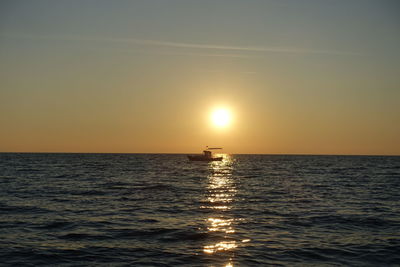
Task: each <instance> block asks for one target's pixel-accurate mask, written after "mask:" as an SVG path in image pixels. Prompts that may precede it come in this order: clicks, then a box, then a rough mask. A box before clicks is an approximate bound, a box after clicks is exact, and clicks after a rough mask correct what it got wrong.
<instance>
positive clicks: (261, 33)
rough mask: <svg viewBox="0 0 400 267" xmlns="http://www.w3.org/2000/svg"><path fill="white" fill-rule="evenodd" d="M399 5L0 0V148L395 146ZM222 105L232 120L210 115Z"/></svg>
mask: <svg viewBox="0 0 400 267" xmlns="http://www.w3.org/2000/svg"><path fill="white" fill-rule="evenodd" d="M399 12H400V4H399V2H398V1H396V0H383V1H374V0H349V1H330V0H325V1H319V0H318V1H317V0H303V1H292V0H281V1H278V0H270V1H258V0H251V1H236V0H233V1H232V0H218V1H214V0H213V1H211V0H204V1H194V0H193V1H192V0H170V1H164V0H146V1H144V0H143V1H140V0H139V1H105V0H98V1H94V0H87V1H50V0H47V1H44V0H38V1H28V0H18V1H11V0H5V1H1V2H0V129H1V131H0V152H1V151H3V152H13V151H30V152H128V153H129V152H132V153H133V152H171V153H179V152H182V153H186V152H196V151H200V150H201V149H202V148H203V147H204V146H206V145H210V146H223V147H224V148H226V152H231V153H295V154H387V155H399V154H400V142H399V136H400V53H399V47H400V17H399ZM219 106H226V107H229V109H230V110H231V112H232V114H234V120H233V121H231V122H232V123H231V124H230V125H229V127H215V125H213V124H212V123H210V112H211V111H212V110H213V108H215V107H219ZM233 122H234V123H233ZM222 128H223V130H222Z"/></svg>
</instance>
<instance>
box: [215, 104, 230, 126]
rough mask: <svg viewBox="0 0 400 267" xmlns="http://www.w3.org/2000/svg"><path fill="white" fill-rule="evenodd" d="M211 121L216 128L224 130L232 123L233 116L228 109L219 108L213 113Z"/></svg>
mask: <svg viewBox="0 0 400 267" xmlns="http://www.w3.org/2000/svg"><path fill="white" fill-rule="evenodd" d="M211 120H212V122H213V124H214V125H215V126H217V127H220V128H223V127H227V126H228V125H229V124H230V123H231V120H232V116H231V113H230V111H229V110H228V109H225V108H219V109H216V110H214V111H213V112H212V113H211Z"/></svg>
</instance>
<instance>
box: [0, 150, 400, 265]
mask: <svg viewBox="0 0 400 267" xmlns="http://www.w3.org/2000/svg"><path fill="white" fill-rule="evenodd" d="M223 156H224V159H223V161H220V162H217V161H215V162H191V161H189V160H188V159H187V157H186V155H183V154H57V153H49V154H46V153H36V154H35V153H1V154H0V265H1V266H221V267H222V266H224V267H232V266H400V157H395V156H394V157H390V156H320V155H318V156H312V155H223Z"/></svg>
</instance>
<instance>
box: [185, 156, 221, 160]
mask: <svg viewBox="0 0 400 267" xmlns="http://www.w3.org/2000/svg"><path fill="white" fill-rule="evenodd" d="M187 157H188V159H189V160H190V161H221V160H222V158H223V157H216V158H208V157H204V156H187Z"/></svg>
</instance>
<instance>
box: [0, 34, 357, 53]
mask: <svg viewBox="0 0 400 267" xmlns="http://www.w3.org/2000/svg"><path fill="white" fill-rule="evenodd" d="M0 36H3V37H11V38H24V39H49V40H65V41H96V42H111V43H126V44H135V45H143V46H158V47H172V48H189V49H196V50H217V51H242V52H270V53H296V54H327V55H358V54H359V53H354V52H349V51H338V50H318V49H304V48H296V47H269V46H231V45H218V44H199V43H186V42H169V41H160V40H148V39H136V38H105V37H92V36H89V37H85V36H80V35H32V34H0ZM227 56H235V55H227ZM238 56H239V57H240V55H238Z"/></svg>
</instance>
